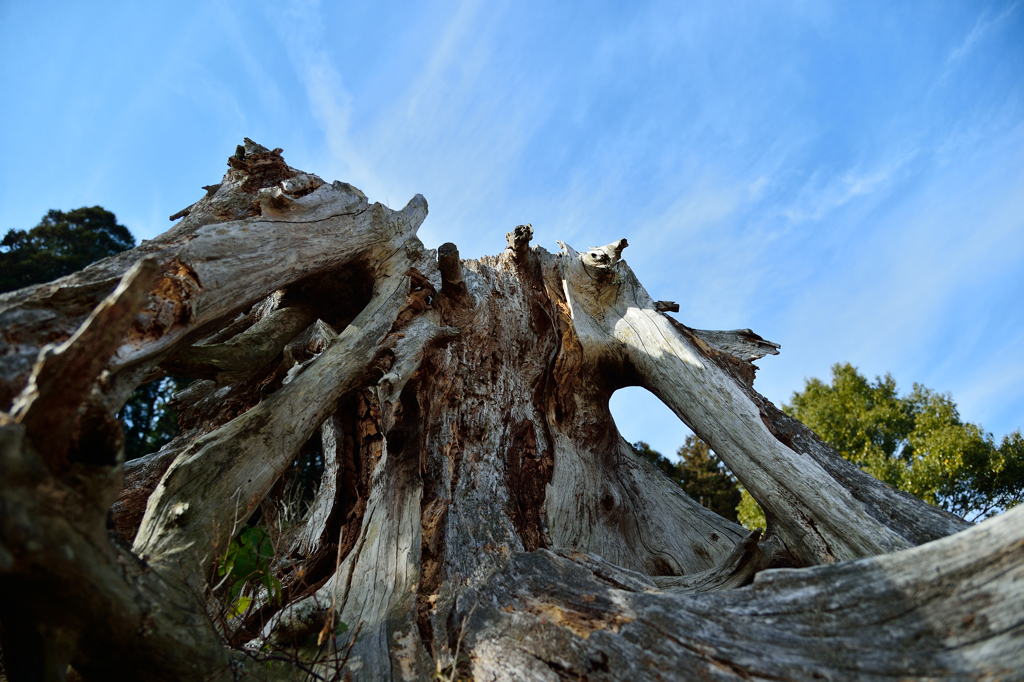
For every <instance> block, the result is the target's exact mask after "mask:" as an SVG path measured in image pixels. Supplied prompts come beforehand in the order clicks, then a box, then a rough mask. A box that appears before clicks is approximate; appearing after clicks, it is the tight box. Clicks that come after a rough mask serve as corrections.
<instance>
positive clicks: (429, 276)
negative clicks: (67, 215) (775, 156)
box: [0, 140, 1024, 680]
mask: <svg viewBox="0 0 1024 682" xmlns="http://www.w3.org/2000/svg"><path fill="white" fill-rule="evenodd" d="M228 165H229V167H230V168H229V170H228V171H227V173H226V175H225V176H224V179H223V180H222V181H221V182H220V183H218V184H215V185H209V186H207V187H205V188H204V189H205V190H206V192H207V193H206V196H204V197H203V198H202V199H200V200H199V201H198V202H196V203H195V204H193V205H191V206H189V207H188V208H186V209H183V210H182V211H180V212H178V213H177V214H175V216H172V219H181V223H179V224H178V225H176V226H175V227H174V228H172V229H171V230H170V231H168V232H167V233H165V234H164V235H161V236H160V237H159V238H157V239H156V240H153V241H152V242H146V243H144V244H143V245H141V246H140V247H138V248H136V249H134V250H133V251H130V252H126V253H124V254H119V255H118V256H115V257H113V258H109V259H106V260H105V261H101V262H100V263H97V264H95V265H93V266H90V267H89V268H87V269H86V270H84V271H83V272H81V273H76V274H75V275H71V276H69V277H66V278H63V279H61V280H58V281H57V282H54V283H50V284H46V285H40V286H37V287H30V288H28V289H23V290H21V291H18V292H12V293H10V294H5V295H3V296H0V322H2V325H3V326H2V329H3V335H4V336H3V339H4V344H5V345H4V349H3V350H4V352H3V355H2V356H0V405H2V406H3V407H4V408H5V409H7V410H8V411H7V412H5V413H3V415H2V417H0V419H2V421H3V425H2V427H0V621H2V622H3V625H4V627H3V637H4V641H3V645H4V652H5V662H6V663H7V665H8V672H9V673H11V675H12V679H15V680H17V679H37V678H45V679H64V677H65V675H66V673H67V670H68V666H69V665H70V666H71V669H73V670H74V672H75V673H76V674H77V675H79V676H80V677H82V678H84V679H87V680H109V679H138V680H193V679H194V680H218V679H224V680H228V679H231V680H240V679H318V678H322V679H368V680H369V679H373V680H377V679H394V680H399V679H401V680H410V679H431V678H433V677H434V675H435V674H436V673H437V672H439V671H441V672H443V673H444V674H445V675H448V676H449V677H453V676H455V675H456V674H461V675H466V674H472V676H473V677H474V679H478V680H491V679H493V680H499V679H537V680H553V679H591V680H600V679H638V680H643V679H664V678H666V677H667V678H674V679H720V678H721V679H736V678H741V679H889V678H900V679H940V678H941V679H1024V676H1022V674H1021V672H1020V671H1021V670H1022V669H1024V666H1022V661H1021V656H1020V654H1019V651H1021V650H1024V615H1022V614H1024V590H1021V588H1020V585H1021V584H1024V511H1019V510H1015V511H1011V512H1008V513H1006V514H1004V515H1003V516H1001V517H997V518H995V519H992V520H990V521H987V522H985V523H983V524H981V525H979V526H976V527H972V526H969V524H966V523H965V522H963V521H962V520H960V519H958V518H957V517H953V516H951V515H949V514H946V513H944V512H942V511H940V510H938V509H936V508H934V507H930V506H928V505H926V504H924V503H923V502H920V501H919V500H917V499H916V498H912V497H910V496H908V495H905V494H903V493H900V492H898V491H895V490H893V489H892V488H889V487H888V486H885V485H884V484H882V483H880V482H878V481H876V480H875V479H873V478H871V477H870V476H868V475H867V474H864V473H863V472H861V471H860V470H859V469H857V468H856V467H854V466H853V465H852V464H849V463H848V462H846V461H845V460H843V459H842V458H840V457H839V456H838V455H836V453H835V452H833V451H832V450H831V449H830V448H828V446H826V445H825V444H824V443H822V442H821V440H820V439H818V438H817V436H815V435H814V434H813V433H812V432H811V431H810V430H808V429H807V428H806V427H804V426H803V425H802V424H800V423H799V422H797V421H795V420H793V419H791V418H789V417H787V416H786V415H784V414H782V413H781V412H780V411H779V410H778V409H776V408H775V407H774V406H773V405H772V404H771V403H770V402H768V401H767V400H765V399H764V398H763V397H762V396H760V395H759V394H758V393H757V392H756V391H755V390H754V388H753V383H754V375H755V371H756V367H755V366H754V365H753V361H754V360H757V359H759V358H761V357H764V356H765V355H770V354H777V353H778V350H779V347H778V345H777V344H774V343H772V342H770V341H766V340H764V339H763V338H761V337H760V336H758V335H757V334H755V333H753V332H752V331H751V330H748V329H743V330H733V331H726V332H715V331H703V330H694V329H690V328H688V327H686V326H685V325H683V324H681V323H679V322H677V321H675V320H674V319H672V318H671V317H669V316H668V315H667V314H666V313H667V312H669V311H678V306H675V304H672V303H671V302H668V301H658V302H655V301H652V300H651V299H650V297H649V296H648V295H647V293H646V292H645V291H644V289H643V287H642V286H641V285H640V283H639V282H638V281H637V280H636V278H635V276H634V275H633V273H632V271H631V270H630V269H629V267H628V266H627V264H626V263H625V261H623V260H622V253H623V250H624V249H625V248H626V247H627V243H626V240H624V239H623V240H619V241H617V242H615V243H613V244H610V245H608V246H604V247H598V248H594V249H591V250H589V251H588V252H585V253H577V252H576V251H574V250H573V249H571V248H570V247H568V246H566V245H563V246H562V251H561V253H554V254H553V253H548V252H547V251H545V250H544V249H542V248H540V247H536V246H534V247H531V246H530V240H531V239H532V236H533V229H532V227H531V226H530V225H520V226H517V227H516V228H514V229H513V230H512V231H511V232H509V234H508V235H507V237H506V242H507V248H506V249H505V251H504V252H503V253H501V254H500V255H498V256H496V257H485V258H481V259H479V260H462V259H460V258H459V255H458V249H457V247H456V246H455V245H454V244H450V243H449V244H445V245H443V246H442V247H441V248H440V249H438V251H437V252H433V251H428V250H425V249H424V248H423V246H422V245H421V244H420V242H419V241H418V239H417V238H416V236H415V233H416V230H417V228H418V226H419V224H420V223H421V222H422V221H423V219H424V217H425V216H426V210H427V206H426V201H425V200H424V199H423V198H422V197H419V196H417V197H415V198H414V199H413V200H412V201H410V203H409V204H408V205H407V206H406V207H405V208H404V209H403V210H402V211H397V212H396V211H391V210H390V209H388V208H386V207H384V206H382V205H380V204H370V203H369V201H368V200H367V199H366V197H365V196H364V195H363V194H362V192H360V191H359V190H357V189H355V188H353V187H351V186H350V185H346V184H344V183H340V182H335V183H333V184H328V183H325V182H324V181H322V180H321V179H320V178H318V177H316V176H314V175H311V174H307V173H303V172H301V171H298V170H296V169H293V168H291V167H289V166H288V165H287V164H286V163H285V162H284V160H283V158H282V157H281V151H280V150H268V149H267V148H265V147H261V146H260V145H257V144H256V143H254V142H252V141H251V140H246V143H245V145H240V146H239V148H238V149H237V150H236V153H235V154H234V155H233V156H232V157H231V158H230V159H229V161H228ZM47 344H52V345H49V346H47ZM33 367H34V369H33ZM165 372H174V373H180V374H184V375H186V376H191V377H193V378H194V379H195V381H194V382H193V383H192V384H191V385H190V386H189V387H188V388H187V389H185V390H184V391H182V392H180V393H179V394H178V395H176V396H175V398H174V407H175V409H176V410H177V411H178V412H179V426H180V428H181V433H180V435H179V436H178V437H177V438H175V440H174V441H172V442H171V443H170V444H168V445H167V446H165V448H164V449H163V450H161V451H160V452H157V453H153V454H151V455H149V456H147V457H144V458H142V459H140V460H136V461H134V462H131V463H129V464H127V465H125V464H124V463H123V461H122V456H123V455H122V453H121V441H120V434H119V431H118V428H117V425H116V423H115V421H114V414H115V413H116V411H117V409H118V408H119V407H120V405H121V403H123V401H124V400H125V399H126V398H127V396H128V395H129V393H130V392H131V390H132V389H133V388H134V387H135V386H136V385H138V384H140V383H141V382H143V381H146V380H150V379H152V378H154V377H157V376H160V375H161V374H162V373H165ZM633 385H639V386H644V387H646V388H647V389H649V390H650V391H652V392H653V393H654V394H655V395H657V396H658V397H659V398H661V399H662V400H663V401H664V402H665V404H666V405H668V406H669V407H670V408H671V409H672V410H673V411H674V412H675V413H676V414H677V415H678V416H679V418H680V419H682V420H683V421H684V422H686V423H687V424H688V425H689V426H690V428H692V429H693V430H694V431H695V432H696V433H697V434H698V435H699V436H700V437H701V438H703V439H704V440H706V441H707V442H708V443H709V444H710V445H711V446H712V447H713V448H714V449H715V451H716V452H717V453H718V454H719V456H720V457H721V458H722V460H723V461H724V462H725V463H726V464H727V465H728V466H729V467H730V468H731V469H732V471H733V472H734V473H735V474H736V476H737V477H738V478H739V479H740V480H741V481H742V483H743V484H744V486H745V487H746V488H747V490H749V491H750V492H751V494H752V495H753V496H754V497H755V498H756V499H757V500H758V501H759V502H760V503H761V505H762V506H763V507H764V509H765V511H766V514H767V518H768V521H769V528H768V529H766V532H765V533H764V534H762V533H760V532H757V531H755V532H748V531H746V530H744V529H743V528H741V527H739V526H738V525H736V524H735V523H732V522H730V521H728V520H726V519H723V518H721V517H719V516H718V515H716V514H714V513H713V512H711V511H709V510H707V509H705V508H703V507H701V506H700V505H699V504H697V503H696V502H694V501H693V500H691V499H690V498H689V497H688V496H687V495H686V494H685V493H684V492H683V491H682V490H681V489H680V488H679V487H678V486H676V485H675V484H673V483H672V482H671V481H669V480H668V479H667V478H666V477H665V476H663V475H662V474H661V473H660V472H659V471H658V470H657V469H656V468H655V467H653V466H652V465H650V464H649V463H647V462H646V461H643V460H641V459H639V458H638V457H637V456H636V455H635V454H634V453H633V451H632V449H631V448H630V447H629V445H628V443H626V442H625V441H624V439H623V438H622V437H621V436H620V434H619V433H618V430H617V429H616V427H615V423H614V420H613V419H612V416H611V413H610V411H609V409H608V400H609V398H610V397H611V395H612V394H613V393H614V391H616V390H618V389H619V388H622V387H624V386H633ZM317 453H318V454H317ZM313 455H316V457H319V459H318V460H316V461H318V462H319V465H318V466H320V467H322V475H321V480H320V484H319V486H318V487H317V489H316V493H315V495H311V496H309V497H308V498H304V500H299V501H298V502H295V501H294V500H293V501H290V502H287V504H290V505H292V506H291V507H289V508H288V509H290V511H288V512H287V513H288V514H291V515H292V516H290V517H289V518H290V519H291V520H289V521H288V523H287V524H285V523H284V521H283V519H284V517H285V516H286V513H285V507H283V506H280V505H284V504H286V502H283V501H282V500H281V497H282V496H283V495H285V491H286V490H288V489H289V488H288V486H287V484H286V482H287V481H288V480H290V479H289V476H292V475H293V474H294V470H295V469H296V467H299V466H300V464H301V463H303V462H304V463H305V464H302V466H311V465H310V461H312V460H310V459H309V457H311V456H313ZM304 458H305V459H304ZM316 470H317V471H319V470H320V469H316ZM275 505H277V506H275ZM295 505H299V506H298V507H296V506H295ZM296 510H298V511H296ZM257 512H258V516H255V515H256V514H257ZM256 519H259V521H258V523H259V524H261V527H265V528H267V529H269V531H270V532H271V535H272V537H273V538H274V541H275V543H276V545H275V555H274V557H273V560H272V562H271V564H270V568H268V569H267V570H271V571H272V572H273V575H274V576H275V579H277V580H278V581H279V583H280V585H281V590H280V593H281V599H280V601H279V600H278V599H277V598H275V597H274V596H272V595H271V594H270V593H268V592H267V591H265V590H262V591H261V588H259V587H257V586H255V585H248V586H246V588H245V589H246V590H247V591H246V592H245V594H246V595H247V597H246V598H247V599H251V603H252V605H251V606H250V607H249V608H248V609H247V610H246V611H245V612H244V613H243V614H241V615H238V614H236V613H234V612H233V611H232V609H233V608H234V607H233V606H232V605H230V604H228V603H227V602H226V589H227V588H226V586H225V584H224V583H225V581H226V580H227V578H226V577H222V576H218V575H217V567H218V565H219V563H220V561H221V559H222V558H223V557H224V556H225V554H226V552H227V551H228V548H229V543H230V542H231V541H232V540H233V538H235V537H236V536H237V534H238V531H239V530H240V529H241V527H242V526H243V525H244V524H245V523H247V522H251V523H257V520H256ZM129 543H130V544H131V547H132V549H131V550H130V551H129V550H128V549H127V547H128V544H129ZM800 567H803V568H800ZM339 621H340V622H344V623H345V624H346V625H347V626H348V630H347V631H344V630H343V629H340V628H339V627H338V623H339Z"/></svg>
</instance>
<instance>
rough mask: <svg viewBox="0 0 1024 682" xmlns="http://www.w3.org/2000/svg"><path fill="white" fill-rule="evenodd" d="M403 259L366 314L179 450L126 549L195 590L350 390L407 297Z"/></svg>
mask: <svg viewBox="0 0 1024 682" xmlns="http://www.w3.org/2000/svg"><path fill="white" fill-rule="evenodd" d="M411 261H412V258H410V257H409V256H408V255H406V253H405V248H404V247H400V248H398V249H396V251H395V252H394V253H393V254H391V257H390V258H389V259H388V260H386V261H385V263H386V266H385V267H384V268H382V271H381V273H380V274H381V280H379V282H378V283H377V286H376V287H375V288H376V291H375V293H374V296H373V298H372V299H371V301H370V303H369V305H367V307H366V309H365V310H364V311H363V312H362V313H361V314H360V315H359V317H357V318H356V320H355V321H354V322H353V323H352V324H351V325H349V326H348V327H347V328H346V329H345V330H344V331H343V332H342V333H341V335H340V336H339V337H338V340H337V341H336V342H335V344H334V345H333V346H331V348H329V349H327V350H326V351H325V352H324V353H323V354H322V355H321V356H320V357H319V358H318V359H317V361H316V362H314V363H313V364H312V365H310V367H309V368H308V369H306V371H305V372H303V373H302V374H301V375H300V376H298V378H297V379H295V380H294V381H292V382H291V383H290V384H289V385H288V386H284V387H282V388H281V389H280V390H278V391H277V392H276V393H274V395H272V396H271V397H270V398H269V399H267V400H266V401H264V402H262V403H260V404H259V405H257V406H256V407H254V408H252V409H251V410H249V411H248V412H246V413H245V414H244V415H242V416H240V417H238V418H236V419H234V420H233V421H231V422H229V423H228V424H225V425H224V426H222V427H221V428H219V429H217V430H216V431H214V432H213V433H211V434H209V435H206V436H202V437H201V438H199V439H197V440H196V441H194V442H193V444H192V445H190V446H189V447H188V448H186V450H185V451H184V452H182V453H181V454H180V455H179V456H178V457H177V458H176V459H175V461H174V463H173V464H172V465H171V466H170V468H169V469H168V470H167V472H166V473H165V474H164V476H163V478H162V479H161V481H160V484H159V485H158V486H157V488H156V490H155V491H154V492H153V494H152V496H151V497H150V499H149V502H148V504H147V508H146V515H145V517H144V518H143V520H142V524H141V526H140V527H139V532H138V535H137V536H136V538H135V543H134V545H133V551H134V552H135V553H136V554H137V555H138V556H140V557H142V558H143V559H145V560H146V561H147V562H148V563H149V564H150V565H152V566H154V568H157V569H158V570H164V571H169V572H174V573H175V574H176V575H183V576H184V577H185V579H186V581H187V582H189V583H190V584H196V585H201V584H202V581H203V579H204V574H205V573H206V572H207V570H208V566H209V564H210V562H211V561H212V560H214V559H215V558H216V557H219V556H220V555H221V553H222V552H223V551H224V550H225V549H226V546H227V544H228V542H229V541H230V539H231V537H232V536H233V534H234V533H235V532H237V529H238V528H240V526H241V525H243V524H244V523H245V521H246V519H248V517H249V515H250V514H251V513H252V512H253V511H254V510H255V508H256V506H257V504H258V503H259V501H260V500H261V499H263V497H264V496H265V495H266V494H267V492H268V491H269V490H270V487H271V486H272V485H273V483H274V481H275V480H276V479H277V478H278V477H280V475H281V474H282V473H283V472H284V470H285V469H286V468H287V467H288V465H289V464H290V463H291V462H292V460H294V459H295V456H296V455H297V454H298V451H299V448H301V447H302V444H303V443H305V442H306V441H307V440H308V439H309V437H310V436H311V435H312V434H313V432H314V431H315V430H316V429H317V428H319V426H320V424H321V423H323V421H324V420H325V419H326V418H327V416H328V415H329V414H330V409H331V406H332V404H333V403H334V402H335V401H337V400H338V398H340V397H341V396H342V395H343V394H344V393H345V392H346V391H347V390H350V389H351V388H352V387H354V386H355V385H356V382H357V381H358V380H359V379H360V378H361V376H362V375H363V373H365V372H366V371H367V369H368V367H369V365H370V363H371V362H372V361H373V359H374V357H375V356H376V353H377V347H378V344H379V343H380V342H381V340H382V339H383V338H384V336H385V334H387V332H388V330H389V329H390V328H391V326H392V324H393V323H394V322H395V320H396V318H397V317H398V314H399V311H400V310H401V308H402V305H403V303H404V302H405V299H406V294H407V290H408V285H409V277H408V276H407V275H406V271H407V270H408V268H409V267H410V265H411Z"/></svg>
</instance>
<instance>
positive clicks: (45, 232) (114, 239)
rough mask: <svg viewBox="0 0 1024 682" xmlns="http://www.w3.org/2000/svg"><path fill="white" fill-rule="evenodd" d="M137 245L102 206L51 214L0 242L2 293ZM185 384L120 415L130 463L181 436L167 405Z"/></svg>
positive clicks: (162, 387) (167, 381) (147, 393)
mask: <svg viewBox="0 0 1024 682" xmlns="http://www.w3.org/2000/svg"><path fill="white" fill-rule="evenodd" d="M133 246H135V237H133V236H132V233H131V232H130V231H129V230H128V228H127V227H125V226H124V225H120V224H118V222H117V216H115V215H114V214H113V213H111V212H110V211H108V210H106V209H104V208H102V207H100V206H91V207H90V206H83V207H82V208H76V209H74V210H73V211H57V210H50V211H48V212H47V214H46V215H45V216H43V219H42V220H41V221H39V224H38V225H36V226H35V227H33V228H32V229H30V230H28V231H25V230H8V231H7V234H6V235H5V236H4V238H3V241H2V242H0V293H3V292H6V291H13V290H15V289H21V288H23V287H27V286H31V285H33V284H41V283H43V282H50V281H52V280H55V279H57V278H59V277H63V276H64V275H70V274H71V273H73V272H77V271H78V270H81V269H82V268H84V267H86V266H88V265H89V264H91V263H94V262H95V261H98V260H100V259H101V258H106V257H107V256H113V255H114V254H116V253H120V252H122V251H125V250H127V249H130V248H132V247H133ZM186 383H187V382H184V381H183V380H181V379H178V378H175V377H168V378H164V379H161V380H158V381H154V382H151V383H149V384H146V385H144V386H140V387H139V388H138V389H136V391H135V392H134V393H133V394H132V395H131V397H130V398H129V399H128V402H127V403H125V406H124V407H123V408H121V411H120V412H119V413H118V417H119V418H120V419H121V420H122V422H123V423H124V431H125V459H134V458H136V457H141V456H142V455H145V454H148V453H150V452H155V451H156V450H159V449H160V447H161V446H163V445H164V444H165V443H167V442H168V441H170V440H171V439H172V438H173V437H174V436H175V435H177V433H178V421H177V415H175V414H174V413H173V412H171V411H169V410H168V408H167V404H168V402H169V401H170V398H171V396H172V395H173V394H174V392H175V391H178V390H180V389H182V388H184V386H185V384H186Z"/></svg>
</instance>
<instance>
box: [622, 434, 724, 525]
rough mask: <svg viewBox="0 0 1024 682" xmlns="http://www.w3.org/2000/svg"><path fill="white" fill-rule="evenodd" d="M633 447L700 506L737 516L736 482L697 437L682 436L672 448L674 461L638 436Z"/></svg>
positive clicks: (705, 444)
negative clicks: (683, 438)
mask: <svg viewBox="0 0 1024 682" xmlns="http://www.w3.org/2000/svg"><path fill="white" fill-rule="evenodd" d="M633 448H634V449H635V450H636V451H637V452H638V453H639V454H640V455H641V456H643V457H644V459H646V460H647V461H649V462H651V463H652V464H653V465H654V466H656V467H658V468H659V469H661V471H662V472H663V473H664V474H665V475H666V476H668V477H669V478H671V479H672V480H673V481H674V482H675V483H676V485H678V486H679V487H681V488H682V489H683V490H685V491H686V494H687V495H689V496H690V497H691V498H693V499H694V500H696V501H697V502H699V503H700V504H701V506H703V507H705V508H707V509H710V510H711V511H713V512H716V513H717V514H720V515H721V516H724V517H725V518H727V519H730V520H732V521H736V520H737V517H736V505H737V504H739V502H740V489H739V486H738V485H737V484H736V480H735V479H734V478H733V477H732V475H731V474H730V473H729V471H728V470H727V469H726V468H725V466H724V465H723V464H722V461H721V460H720V459H718V456H717V455H715V453H714V452H712V451H711V448H709V447H708V444H707V443H705V442H704V441H702V440H701V439H700V438H697V436H693V435H690V436H687V437H686V442H685V443H683V445H682V447H680V448H679V450H677V451H676V455H678V457H679V461H678V462H673V461H672V460H670V459H669V458H667V457H665V456H664V455H662V454H661V453H660V452H658V451H656V450H654V449H652V448H651V446H650V445H648V444H647V443H645V442H644V441H642V440H641V441H637V442H636V443H634V444H633Z"/></svg>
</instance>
